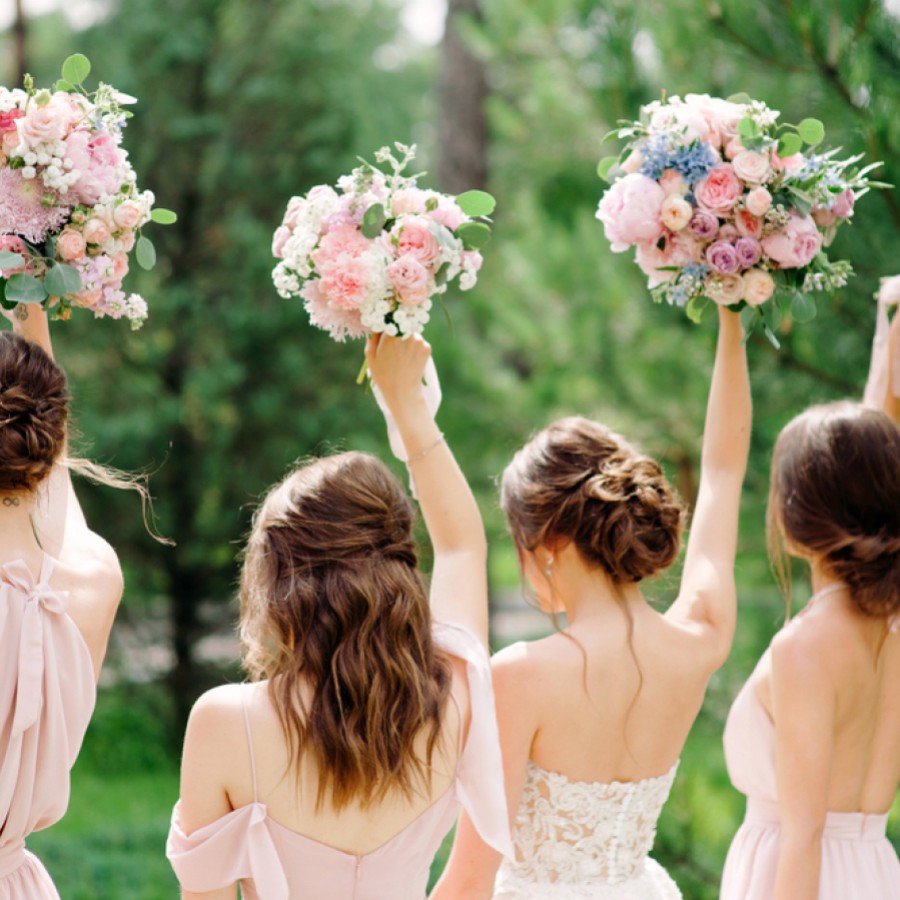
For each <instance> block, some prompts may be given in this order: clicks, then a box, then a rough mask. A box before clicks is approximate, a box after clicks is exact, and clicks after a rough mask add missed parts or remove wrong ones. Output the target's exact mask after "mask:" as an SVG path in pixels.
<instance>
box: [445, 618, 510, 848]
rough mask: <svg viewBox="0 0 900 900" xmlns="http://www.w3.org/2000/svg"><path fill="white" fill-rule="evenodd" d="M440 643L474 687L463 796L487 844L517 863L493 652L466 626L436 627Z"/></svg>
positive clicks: (462, 764)
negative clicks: (459, 661)
mask: <svg viewBox="0 0 900 900" xmlns="http://www.w3.org/2000/svg"><path fill="white" fill-rule="evenodd" d="M434 638H435V642H436V643H437V645H438V646H439V647H440V648H441V649H442V650H443V651H444V652H445V653H449V654H450V655H451V656H456V657H458V658H459V659H462V660H463V661H464V662H465V663H466V675H467V676H468V682H469V706H470V709H471V711H472V715H471V721H470V723H469V735H468V738H467V739H466V744H465V747H464V748H463V750H462V753H461V754H460V758H459V764H458V766H457V778H456V791H457V795H458V797H459V800H460V802H461V803H462V805H463V808H464V809H465V810H466V812H467V813H468V815H469V818H470V819H471V821H472V824H473V825H474V826H475V830H476V831H477V832H478V834H479V835H480V836H481V839H482V840H483V841H484V842H485V843H486V844H488V845H490V846H491V847H493V848H494V849H495V850H496V851H498V852H499V853H502V854H503V855H504V856H509V857H512V856H513V846H512V838H511V837H510V830H509V813H508V810H507V805H506V791H505V789H504V780H503V758H502V754H501V751H500V733H499V731H498V729H497V712H496V709H495V706H494V688H493V682H492V680H491V661H490V658H489V656H488V653H487V649H486V648H485V646H484V644H482V642H481V641H480V640H479V639H478V638H477V637H476V636H475V635H474V634H473V633H472V632H471V631H469V630H468V629H467V628H464V627H462V626H461V625H451V624H447V623H443V622H439V623H435V626H434Z"/></svg>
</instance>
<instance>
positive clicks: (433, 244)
mask: <svg viewBox="0 0 900 900" xmlns="http://www.w3.org/2000/svg"><path fill="white" fill-rule="evenodd" d="M391 238H392V239H393V241H396V255H397V257H398V258H399V257H401V256H405V255H406V254H408V253H409V254H411V255H412V256H414V257H415V258H416V259H417V260H418V261H419V262H420V263H421V264H422V265H423V266H425V268H426V269H428V271H429V272H430V273H431V274H432V275H433V274H434V273H435V272H436V271H437V270H438V268H439V267H440V264H441V260H442V256H443V253H442V250H441V245H440V242H439V241H438V239H437V238H436V237H435V236H434V234H433V233H432V231H431V229H430V228H429V227H428V222H427V220H425V219H422V218H418V217H412V216H404V217H403V218H402V219H401V220H400V221H398V222H397V224H396V225H394V227H393V228H392V229H391Z"/></svg>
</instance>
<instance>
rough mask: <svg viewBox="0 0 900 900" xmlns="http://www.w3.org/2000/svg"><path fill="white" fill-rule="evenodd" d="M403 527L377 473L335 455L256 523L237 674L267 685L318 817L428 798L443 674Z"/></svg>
mask: <svg viewBox="0 0 900 900" xmlns="http://www.w3.org/2000/svg"><path fill="white" fill-rule="evenodd" d="M413 518H414V507H413V505H412V503H411V501H410V500H409V498H408V497H407V496H406V494H405V493H404V491H403V488H402V487H401V485H400V484H399V482H398V481H397V479H396V478H394V476H393V475H392V474H391V473H390V471H389V470H388V469H387V467H386V466H385V465H384V464H383V463H381V462H380V461H379V460H378V459H376V458H375V457H373V456H370V455H368V454H365V453H341V454H338V455H335V456H330V457H326V458H323V459H319V460H316V461H314V462H311V463H307V464H305V465H302V466H300V467H299V468H298V469H296V470H295V471H293V472H292V473H291V474H290V475H288V476H287V478H285V479H284V481H282V482H281V483H280V484H278V485H276V486H275V487H274V488H273V489H272V490H271V491H270V492H269V494H268V496H267V497H266V498H265V500H264V501H263V503H262V505H261V507H260V508H259V510H258V512H257V514H256V517H255V519H254V524H253V528H252V531H251V534H250V539H249V541H248V543H247V548H246V551H245V556H244V566H243V570H242V573H241V629H240V630H241V641H242V645H243V650H244V667H245V668H246V669H247V671H248V672H249V674H250V676H251V678H253V679H254V680H262V679H268V682H269V683H268V691H269V696H270V698H271V700H272V703H273V704H274V706H275V709H276V711H277V713H278V717H279V719H280V722H281V726H282V729H283V731H284V735H285V739H286V741H287V743H288V750H289V753H290V757H291V762H292V765H293V767H294V771H295V772H296V774H297V775H298V777H299V773H300V766H301V762H302V760H303V758H304V757H305V755H306V754H310V756H311V758H312V759H313V760H314V762H315V765H316V768H317V771H318V773H319V783H318V794H317V798H316V806H317V808H319V807H321V806H322V804H323V803H324V802H325V801H326V800H330V802H331V804H332V805H333V807H334V808H335V809H341V808H342V807H343V806H345V805H346V804H348V803H350V802H351V801H356V802H358V803H360V804H361V805H362V806H370V805H372V804H375V803H377V802H379V801H380V800H383V799H384V797H385V796H386V795H387V794H388V792H390V791H392V790H399V791H400V792H401V793H402V794H403V795H404V796H405V797H407V798H412V797H413V796H414V795H415V794H416V793H418V792H420V791H429V790H430V786H431V772H432V758H433V756H434V753H435V750H436V746H437V744H438V740H439V738H440V735H441V724H442V718H443V712H444V709H445V706H446V702H447V698H448V695H449V693H450V665H449V660H448V659H447V657H446V656H445V655H444V654H443V653H441V652H440V651H439V650H438V648H437V647H436V646H435V644H434V642H433V640H432V635H431V624H432V622H431V611H430V608H429V605H428V594H427V590H426V587H425V583H424V580H423V578H422V575H421V573H420V572H419V569H418V554H417V551H416V545H415V542H414V540H413V537H412V525H413ZM423 733H424V734H425V735H426V742H425V752H424V756H423V755H422V754H421V752H420V751H417V746H418V742H419V740H420V738H421V736H422V734H423Z"/></svg>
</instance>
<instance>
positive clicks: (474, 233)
mask: <svg viewBox="0 0 900 900" xmlns="http://www.w3.org/2000/svg"><path fill="white" fill-rule="evenodd" d="M454 234H455V235H456V236H457V237H458V238H459V239H460V240H461V241H462V242H463V247H465V248H466V250H480V249H481V248H482V247H483V246H484V245H485V244H486V243H487V242H488V241H489V240H490V239H491V229H490V227H489V226H487V225H485V224H484V222H463V223H462V225H460V226H459V228H457V229H456V231H455V232H454Z"/></svg>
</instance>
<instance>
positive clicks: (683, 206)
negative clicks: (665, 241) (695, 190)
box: [659, 194, 694, 231]
mask: <svg viewBox="0 0 900 900" xmlns="http://www.w3.org/2000/svg"><path fill="white" fill-rule="evenodd" d="M693 213H694V207H693V206H691V204H690V203H688V202H687V200H685V199H684V197H682V196H681V195H680V194H669V195H668V197H666V199H665V200H663V204H662V207H661V208H660V211H659V218H660V221H661V222H662V223H663V225H665V226H666V228H668V229H669V231H681V230H682V229H683V228H685V227H687V224H688V222H690V221H691V216H692V215H693Z"/></svg>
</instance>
